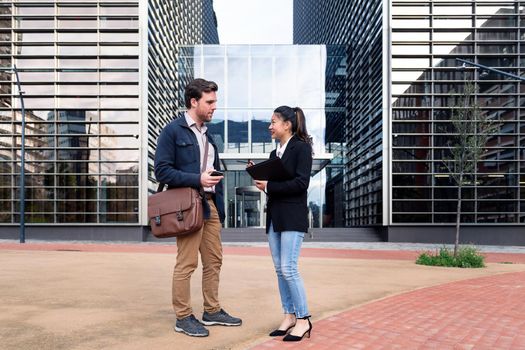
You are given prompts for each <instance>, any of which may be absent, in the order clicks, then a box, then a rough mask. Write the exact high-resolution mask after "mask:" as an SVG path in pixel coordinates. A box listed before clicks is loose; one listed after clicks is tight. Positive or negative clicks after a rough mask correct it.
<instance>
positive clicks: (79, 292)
mask: <svg viewBox="0 0 525 350" xmlns="http://www.w3.org/2000/svg"><path fill="white" fill-rule="evenodd" d="M319 246H322V245H316V246H313V245H311V248H304V249H303V250H302V252H301V256H302V259H301V267H300V268H301V273H302V274H303V277H304V279H305V282H306V285H307V292H308V294H309V302H310V303H311V309H312V310H311V311H312V314H313V316H314V317H313V319H312V321H313V325H314V329H313V332H312V337H311V338H310V339H305V340H303V341H301V342H300V343H295V344H286V343H283V342H282V341H280V339H270V338H269V337H268V336H267V335H266V334H267V333H268V331H269V330H271V329H272V328H273V327H275V326H274V325H275V324H276V323H278V322H279V321H280V319H279V317H280V312H279V305H278V294H277V293H278V292H277V290H276V286H275V280H274V277H275V276H274V272H273V271H272V267H271V262H270V260H269V259H268V257H269V250H268V248H267V247H266V246H260V245H251V246H245V245H244V244H239V245H237V244H228V245H226V246H225V247H224V253H225V266H224V273H223V278H222V280H223V283H222V282H221V284H223V285H224V286H222V285H221V290H222V291H223V293H222V295H223V301H224V303H225V304H226V305H228V308H227V309H228V311H231V312H232V313H234V314H236V315H239V316H241V317H243V319H244V321H245V322H244V324H243V326H242V327H233V328H231V329H224V328H220V327H219V328H217V327H211V328H210V332H211V335H210V337H209V338H206V339H199V340H198V341H197V340H195V339H193V338H189V337H186V336H183V335H180V334H176V333H173V331H172V330H171V329H170V325H171V323H172V322H173V321H172V320H173V315H172V312H171V310H170V309H169V301H168V300H166V299H167V297H169V288H170V286H169V283H168V282H169V276H170V273H171V272H170V270H171V268H172V264H173V255H174V254H175V253H176V246H175V245H173V244H158V243H153V244H150V243H146V244H141V243H137V244H135V243H131V244H130V243H127V244H115V243H100V242H98V243H93V242H87V243H70V242H28V243H26V244H19V243H17V242H15V241H6V240H3V241H0V264H2V266H3V268H2V270H0V322H1V323H2V324H3V327H0V328H3V330H2V329H0V343H2V344H3V346H5V348H6V349H15V348H20V345H21V344H24V346H23V348H24V349H54V350H55V349H71V348H75V349H100V348H104V349H119V350H120V349H144V348H155V349H179V348H180V349H182V348H185V349H215V350H226V349H239V350H240V349H287V348H296V349H330V350H337V349H509V350H510V349H512V350H514V349H525V254H523V253H522V252H521V250H520V248H519V247H516V249H513V250H512V251H513V253H505V252H501V251H498V249H492V250H495V252H486V253H484V254H485V256H486V257H487V261H488V262H489V263H490V262H499V264H493V263H491V264H490V266H489V267H488V268H486V269H471V270H466V269H447V268H434V267H425V266H419V265H415V264H413V263H412V261H413V260H414V259H415V257H416V256H417V255H418V253H419V252H420V251H423V250H425V249H411V248H413V247H409V246H408V245H407V246H405V248H407V249H406V250H403V245H397V246H392V245H390V246H388V245H384V246H381V245H379V247H383V248H390V249H374V248H370V247H369V248H370V249H337V248H334V247H326V248H319ZM314 247H315V248H314ZM358 248H363V247H362V246H359V247H358ZM419 248H421V247H419ZM82 252H88V254H84V253H82ZM159 253H160V254H159ZM510 262H512V264H508V263H510ZM502 263H504V264H502ZM196 278H200V277H199V276H198V274H197V276H196ZM451 281H452V282H451ZM137 282H138V284H137ZM29 285H32V286H38V293H35V292H34V290H33V289H30V288H27V286H29ZM192 289H194V290H193V292H192V294H193V295H195V297H196V300H195V301H194V304H196V305H199V303H201V302H202V301H201V299H199V296H198V295H199V292H200V290H199V289H200V286H198V283H194V285H192ZM255 296H256V297H257V303H255V304H254V303H253V300H254V299H253V298H254V297H255ZM137 301H138V302H137ZM345 310H346V311H345ZM200 312H202V311H200ZM198 316H199V314H198ZM228 328H230V327H228Z"/></svg>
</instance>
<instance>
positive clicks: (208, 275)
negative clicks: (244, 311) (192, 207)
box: [172, 199, 222, 319]
mask: <svg viewBox="0 0 525 350" xmlns="http://www.w3.org/2000/svg"><path fill="white" fill-rule="evenodd" d="M208 204H209V205H210V210H211V213H210V218H209V219H208V220H204V226H203V227H202V229H201V230H200V231H199V232H196V233H192V234H190V235H186V236H181V237H177V262H176V264H175V269H174V270H173V289H172V300H173V309H174V310H175V314H176V316H177V318H178V319H182V318H184V317H186V316H189V315H191V314H192V313H193V311H192V308H191V293H190V279H191V275H192V274H193V271H195V269H196V268H197V265H198V258H199V252H200V253H201V261H202V296H203V298H204V311H207V312H209V313H214V312H217V311H219V310H220V309H221V307H220V304H219V274H220V271H221V265H222V244H221V222H220V220H219V215H218V213H217V208H216V207H215V204H214V203H213V200H211V199H208Z"/></svg>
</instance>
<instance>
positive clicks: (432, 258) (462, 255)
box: [416, 246, 485, 268]
mask: <svg viewBox="0 0 525 350" xmlns="http://www.w3.org/2000/svg"><path fill="white" fill-rule="evenodd" d="M416 264H419V265H429V266H446V267H464V268H478V267H485V257H484V256H483V255H481V254H480V253H479V252H478V250H477V249H476V248H474V247H471V246H466V247H459V250H458V255H457V257H455V258H454V252H453V250H452V249H449V248H446V247H443V248H441V249H439V252H438V251H436V252H435V253H431V252H424V253H421V254H420V255H419V257H418V258H417V260H416Z"/></svg>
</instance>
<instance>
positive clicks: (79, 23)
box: [58, 17, 98, 41]
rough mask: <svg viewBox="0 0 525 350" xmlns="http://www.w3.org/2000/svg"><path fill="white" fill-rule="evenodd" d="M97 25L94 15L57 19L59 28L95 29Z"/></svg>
mask: <svg viewBox="0 0 525 350" xmlns="http://www.w3.org/2000/svg"><path fill="white" fill-rule="evenodd" d="M97 26H98V22H97V19H96V18H95V17H93V18H67V17H62V18H59V19H58V28H59V29H96V28H97ZM60 40H65V39H60ZM88 41H90V40H88Z"/></svg>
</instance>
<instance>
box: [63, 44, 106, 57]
mask: <svg viewBox="0 0 525 350" xmlns="http://www.w3.org/2000/svg"><path fill="white" fill-rule="evenodd" d="M58 54H59V55H78V56H92V55H96V54H98V48H97V46H86V45H59V46H58Z"/></svg>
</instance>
